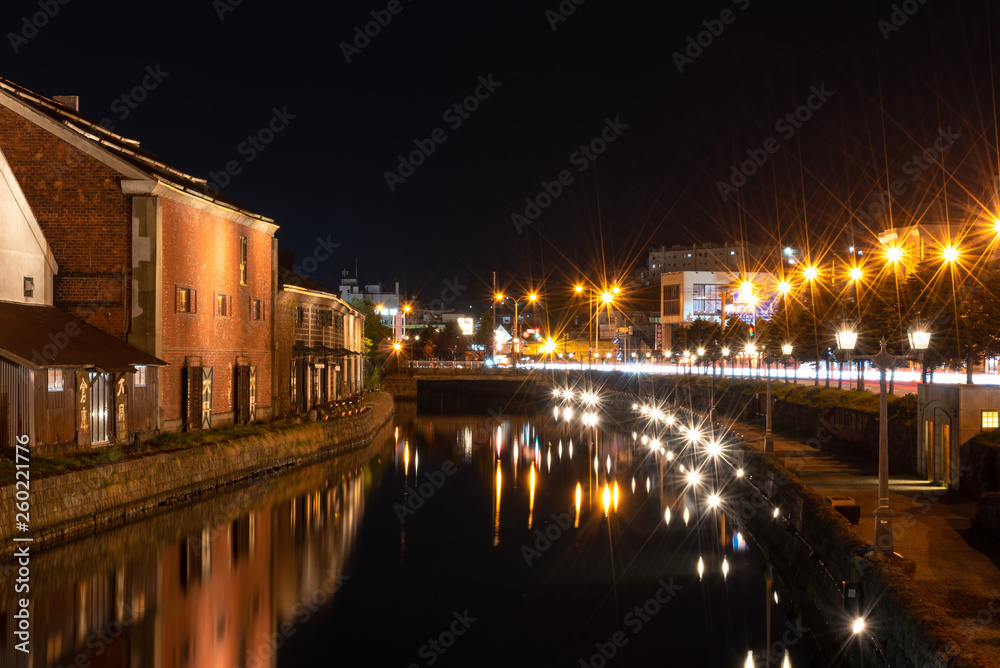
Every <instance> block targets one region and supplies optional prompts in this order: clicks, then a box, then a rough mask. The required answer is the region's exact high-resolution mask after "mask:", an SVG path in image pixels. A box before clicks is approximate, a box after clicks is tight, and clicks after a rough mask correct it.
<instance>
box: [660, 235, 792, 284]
mask: <svg viewBox="0 0 1000 668" xmlns="http://www.w3.org/2000/svg"><path fill="white" fill-rule="evenodd" d="M781 254H782V249H781V248H779V247H777V246H756V245H750V244H742V243H723V244H722V245H719V244H717V243H704V244H694V245H691V246H685V245H683V244H674V245H673V246H670V247H669V248H668V247H667V246H654V247H652V248H651V249H650V251H649V264H648V266H649V278H650V280H652V281H653V282H654V283H655V281H656V278H657V277H658V276H659V275H660V274H663V273H666V272H673V271H719V272H733V273H743V272H747V271H758V270H760V269H762V268H763V269H769V268H773V267H774V266H775V265H776V264H778V263H780V262H781Z"/></svg>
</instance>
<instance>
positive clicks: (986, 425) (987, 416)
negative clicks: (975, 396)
mask: <svg viewBox="0 0 1000 668" xmlns="http://www.w3.org/2000/svg"><path fill="white" fill-rule="evenodd" d="M993 429H1000V411H983V431H991V430H993Z"/></svg>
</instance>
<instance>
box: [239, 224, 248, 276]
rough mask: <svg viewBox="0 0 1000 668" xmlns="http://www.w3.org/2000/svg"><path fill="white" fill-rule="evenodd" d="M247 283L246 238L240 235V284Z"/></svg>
mask: <svg viewBox="0 0 1000 668" xmlns="http://www.w3.org/2000/svg"><path fill="white" fill-rule="evenodd" d="M246 284H247V238H246V237H242V236H241V237H240V285H246Z"/></svg>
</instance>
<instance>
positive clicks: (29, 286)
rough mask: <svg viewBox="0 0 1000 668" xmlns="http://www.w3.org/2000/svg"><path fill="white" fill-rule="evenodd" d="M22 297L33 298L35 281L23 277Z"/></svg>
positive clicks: (28, 277)
mask: <svg viewBox="0 0 1000 668" xmlns="http://www.w3.org/2000/svg"><path fill="white" fill-rule="evenodd" d="M24 296H25V297H34V296H35V279H33V278H32V277H31V276H25V277H24Z"/></svg>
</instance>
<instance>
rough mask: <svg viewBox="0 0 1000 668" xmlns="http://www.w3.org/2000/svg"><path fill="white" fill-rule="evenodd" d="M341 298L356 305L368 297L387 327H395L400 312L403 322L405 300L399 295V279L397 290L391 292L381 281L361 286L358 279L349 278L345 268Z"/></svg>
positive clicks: (341, 285)
mask: <svg viewBox="0 0 1000 668" xmlns="http://www.w3.org/2000/svg"><path fill="white" fill-rule="evenodd" d="M362 287H363V289H362ZM340 298H341V299H343V300H344V301H345V302H349V303H351V304H354V305H357V304H360V303H361V302H362V300H364V299H367V300H368V301H369V302H371V304H372V306H374V307H375V313H376V314H377V315H378V316H379V319H380V320H381V322H382V324H383V325H385V326H386V327H390V328H395V326H396V316H397V314H400V322H402V315H401V312H400V309H402V308H403V300H402V299H401V298H400V295H399V281H396V289H395V292H389V291H388V290H386V289H385V288H384V287H383V286H382V284H381V283H372V284H369V285H365V286H360V285H359V284H358V279H357V278H349V277H348V273H347V270H346V269H345V270H344V271H343V279H342V280H341V281H340ZM401 326H402V325H401Z"/></svg>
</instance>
